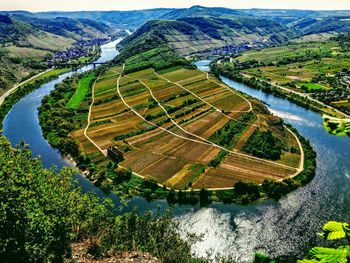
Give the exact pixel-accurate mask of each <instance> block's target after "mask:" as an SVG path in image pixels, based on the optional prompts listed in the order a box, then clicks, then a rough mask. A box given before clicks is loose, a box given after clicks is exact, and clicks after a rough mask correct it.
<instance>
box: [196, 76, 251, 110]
mask: <svg viewBox="0 0 350 263" xmlns="http://www.w3.org/2000/svg"><path fill="white" fill-rule="evenodd" d="M199 71H201V72H203V73H204V74H205V75H206V78H207V80H209V81H212V82H214V83H216V84H218V85H220V86H221V87H224V88H226V89H227V90H229V91H231V92H232V93H233V94H235V95H237V96H239V97H241V98H242V99H244V100H245V101H246V102H247V103H248V104H249V110H247V111H246V112H249V111H252V110H253V106H252V103H251V102H250V101H249V100H248V99H247V98H245V97H243V96H242V95H241V94H239V93H238V92H235V91H234V90H233V89H231V88H229V87H227V85H224V84H222V83H220V82H217V81H215V80H211V79H210V76H209V73H208V72H205V71H203V70H199Z"/></svg>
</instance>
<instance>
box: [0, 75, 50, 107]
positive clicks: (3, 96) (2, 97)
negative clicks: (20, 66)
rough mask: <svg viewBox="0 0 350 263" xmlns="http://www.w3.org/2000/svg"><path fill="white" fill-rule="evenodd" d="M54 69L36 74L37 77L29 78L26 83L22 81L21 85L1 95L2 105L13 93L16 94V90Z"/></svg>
mask: <svg viewBox="0 0 350 263" xmlns="http://www.w3.org/2000/svg"><path fill="white" fill-rule="evenodd" d="M51 70H52V69H48V70H45V71H43V72H40V73H38V74H36V75H35V76H33V77H31V78H29V79H26V80H25V81H22V82H21V83H18V84H16V85H15V86H14V87H13V88H11V89H9V90H8V91H6V92H5V93H4V94H3V95H1V97H0V105H1V104H3V103H4V101H5V99H6V98H7V97H8V96H9V95H11V94H12V92H14V91H15V90H17V89H18V88H19V87H20V86H22V85H23V84H25V83H27V82H28V81H30V80H33V79H35V78H37V77H39V76H41V75H43V74H45V73H47V72H49V71H51Z"/></svg>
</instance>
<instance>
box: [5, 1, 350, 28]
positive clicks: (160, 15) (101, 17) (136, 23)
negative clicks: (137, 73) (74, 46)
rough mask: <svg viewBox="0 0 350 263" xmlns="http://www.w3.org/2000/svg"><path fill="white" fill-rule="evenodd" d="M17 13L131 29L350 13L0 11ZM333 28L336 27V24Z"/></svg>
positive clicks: (193, 9) (286, 21)
mask: <svg viewBox="0 0 350 263" xmlns="http://www.w3.org/2000/svg"><path fill="white" fill-rule="evenodd" d="M7 13H9V14H18V15H25V16H31V17H37V18H49V19H53V18H56V17H67V18H71V19H90V20H95V21H98V22H100V23H104V24H106V25H108V26H111V27H117V28H121V29H132V30H135V29H137V28H138V27H140V26H142V25H143V24H144V23H146V22H148V21H150V20H158V19H162V20H176V19H179V18H184V17H209V16H210V17H216V18H232V17H236V18H238V17H255V18H261V19H267V20H273V21H275V22H277V23H279V24H282V25H285V26H288V27H290V28H291V29H293V28H292V27H293V25H294V24H295V23H298V21H302V20H304V19H311V18H320V17H322V18H325V17H342V16H350V10H332V11H327V10H325V11H316V10H289V9H287V10H283V9H258V8H253V9H230V8H223V7H204V6H198V5H196V6H192V7H190V8H178V9H175V8H155V9H146V10H131V11H74V12H65V11H62V12H53V11H52V12H38V13H30V12H27V11H22V10H18V11H0V14H7ZM336 30H340V27H338V28H337V29H336Z"/></svg>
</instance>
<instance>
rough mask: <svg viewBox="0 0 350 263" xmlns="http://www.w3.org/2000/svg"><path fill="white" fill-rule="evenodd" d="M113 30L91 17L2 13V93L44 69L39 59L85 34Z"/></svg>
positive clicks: (92, 35) (104, 34) (93, 35)
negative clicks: (70, 17) (55, 16)
mask: <svg viewBox="0 0 350 263" xmlns="http://www.w3.org/2000/svg"><path fill="white" fill-rule="evenodd" d="M23 14H26V15H23ZM114 32H115V29H112V28H111V27H109V26H107V25H105V24H103V23H99V22H96V21H94V20H88V19H69V18H64V17H58V18H55V19H41V18H36V17H34V16H33V15H31V14H30V13H28V14H27V13H26V12H16V14H11V15H0V45H1V47H0V54H1V57H0V63H1V67H0V95H1V94H2V93H4V91H5V90H7V89H8V88H10V87H12V86H13V85H14V84H16V83H18V82H20V81H21V80H23V79H24V78H28V77H30V76H31V75H34V74H36V73H38V72H39V71H42V70H43V69H45V66H44V65H42V64H41V63H40V62H41V61H43V60H44V59H45V58H46V57H47V56H50V55H52V54H53V53H54V52H56V51H65V50H66V48H68V47H71V46H72V45H73V44H74V43H75V42H76V41H77V40H80V39H82V38H83V39H91V38H105V37H107V36H109V35H111V34H113V33H114Z"/></svg>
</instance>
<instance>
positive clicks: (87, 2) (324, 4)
mask: <svg viewBox="0 0 350 263" xmlns="http://www.w3.org/2000/svg"><path fill="white" fill-rule="evenodd" d="M192 5H204V6H223V7H230V8H278V9H316V10H320V9H321V10H322V9H323V10H326V9H328V10H332V9H343V10H350V0H220V1H214V0H157V1H156V0H0V10H19V9H21V10H28V11H48V10H68V11H73V10H135V9H147V8H155V7H177V8H179V7H190V6H192Z"/></svg>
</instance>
